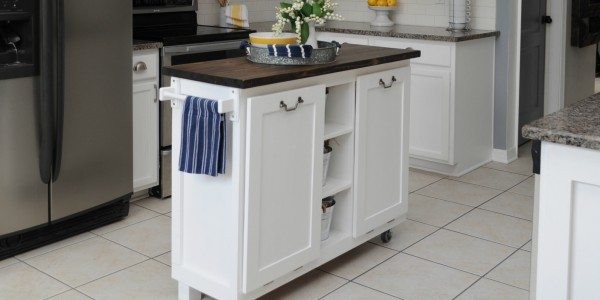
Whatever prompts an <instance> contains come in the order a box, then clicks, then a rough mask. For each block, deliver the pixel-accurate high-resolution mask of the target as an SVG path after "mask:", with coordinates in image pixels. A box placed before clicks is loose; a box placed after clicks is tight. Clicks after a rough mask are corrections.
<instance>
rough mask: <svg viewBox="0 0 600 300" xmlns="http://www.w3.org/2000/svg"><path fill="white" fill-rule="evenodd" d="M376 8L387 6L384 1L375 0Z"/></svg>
mask: <svg viewBox="0 0 600 300" xmlns="http://www.w3.org/2000/svg"><path fill="white" fill-rule="evenodd" d="M377 6H387V1H386V0H377Z"/></svg>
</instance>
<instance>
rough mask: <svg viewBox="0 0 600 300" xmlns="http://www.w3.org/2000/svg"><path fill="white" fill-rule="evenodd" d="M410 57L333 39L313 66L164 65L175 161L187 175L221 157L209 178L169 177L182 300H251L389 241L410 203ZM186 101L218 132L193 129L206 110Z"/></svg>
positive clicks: (414, 53)
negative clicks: (333, 56) (330, 50)
mask: <svg viewBox="0 0 600 300" xmlns="http://www.w3.org/2000/svg"><path fill="white" fill-rule="evenodd" d="M419 55H420V52H419V51H414V50H410V49H407V50H403V49H391V48H379V47H370V46H358V45H350V44H344V45H343V47H342V51H341V54H340V55H339V56H338V57H337V60H336V61H335V62H333V63H330V64H324V65H310V66H274V65H261V64H255V63H252V62H249V61H247V60H246V59H245V58H231V59H225V60H217V61H210V62H201V63H194V64H187V65H179V66H174V67H166V68H164V70H163V71H164V74H166V75H167V76H171V77H172V80H171V87H168V88H163V89H161V95H160V98H161V100H163V101H165V100H170V101H172V106H173V108H174V109H173V132H172V134H173V164H174V166H179V165H180V158H181V156H182V155H184V156H185V157H184V159H181V161H182V164H185V163H188V164H189V163H191V164H192V165H194V166H195V164H206V163H208V164H209V165H210V164H211V158H212V157H213V156H222V157H221V158H222V159H224V160H225V166H223V167H224V170H220V171H221V173H222V174H219V175H218V176H216V177H213V176H208V175H197V174H190V173H184V172H180V171H178V170H179V169H180V168H177V167H175V168H173V169H174V171H173V174H172V176H173V229H172V233H173V252H172V263H173V274H172V275H173V277H174V278H175V279H176V280H177V281H178V282H179V298H180V299H200V298H201V296H202V295H203V294H205V295H209V296H211V297H213V298H216V299H255V298H258V297H260V296H263V295H265V294H267V293H269V292H270V291H273V290H274V289H276V288H278V287H280V286H282V285H283V284H285V283H287V282H289V281H291V280H293V279H294V278H297V277H299V276H301V275H303V274H305V273H307V272H309V271H310V270H312V269H314V268H316V267H318V266H320V265H322V264H323V263H325V262H327V261H329V260H331V259H333V258H335V257H337V256H339V255H341V254H343V253H345V252H347V251H349V250H351V249H353V248H355V247H357V246H359V245H360V244H362V243H365V242H367V241H368V240H370V239H372V238H374V237H377V236H380V237H381V239H382V240H384V241H389V239H390V238H391V236H390V234H389V230H390V229H391V228H393V227H394V226H397V225H398V224H400V223H401V222H403V221H404V220H405V218H406V212H407V208H408V203H407V200H408V124H409V101H408V99H409V93H410V90H409V89H410V82H409V80H410V63H409V60H410V59H411V58H416V57H419ZM188 96H196V97H201V98H203V99H198V98H195V99H194V98H192V97H188ZM204 99H211V100H212V101H206V102H203V101H205V100H204ZM193 100H196V101H198V100H201V102H200V103H209V104H211V103H212V104H213V105H214V110H215V111H214V113H216V110H218V113H220V114H223V115H220V116H219V115H218V114H216V116H219V118H222V119H221V120H220V121H219V122H222V123H220V124H221V125H220V126H212V127H211V125H210V124H208V122H205V120H206V118H202V117H200V118H197V119H194V120H202V121H201V122H204V123H203V124H204V125H201V124H200V122H197V121H194V122H197V123H194V122H190V117H192V115H194V114H195V113H197V112H198V111H202V113H206V111H205V110H201V109H200V108H198V110H196V111H195V110H194V108H193V107H190V105H191V104H190V103H192V101H193ZM194 103H197V102H194ZM217 107H218V109H217ZM184 111H185V112H186V114H184ZM209 112H210V111H209ZM221 116H222V117H221ZM184 123H185V124H186V126H185V127H184V126H182V124H184ZM194 124H196V125H198V126H196V125H194ZM199 124H200V125H199ZM213 125H214V124H213ZM195 129H199V130H195ZM194 130H195V131H194ZM192 131H194V133H193V134H190V132H192ZM218 131H222V132H221V133H220V134H219V133H218ZM215 133H216V134H215ZM215 136H216V138H217V139H218V138H221V139H222V140H223V143H217V144H219V147H215V148H213V149H212V150H215V149H217V151H211V149H207V148H206V146H207V144H208V145H209V146H211V145H212V146H214V145H215V143H210V141H209V142H208V143H206V142H203V141H206V140H209V139H212V138H215ZM190 137H192V138H190ZM193 137H195V138H193ZM182 141H183V143H182ZM193 141H200V142H199V143H198V145H193V144H190V143H193ZM213 141H214V140H213ZM190 145H191V146H190ZM198 146H201V147H200V148H202V149H198ZM223 146H224V147H223ZM182 147H183V148H184V149H185V151H183V152H182V150H181V149H182ZM190 149H192V150H193V151H199V153H201V155H197V156H199V159H200V160H202V161H195V160H193V158H194V155H189V153H188V152H189V151H190ZM219 151H223V152H222V153H220V154H219V153H218V152H219ZM324 152H325V153H326V154H324ZM202 156H203V157H202ZM324 158H326V159H324ZM215 163H217V162H215ZM218 163H219V167H221V166H222V165H221V163H222V162H218ZM181 167H184V168H185V167H186V166H181ZM211 167H212V166H211ZM186 171H189V170H188V169H187V168H186ZM192 173H194V172H192ZM213 175H214V174H213ZM333 208H335V210H334V209H333Z"/></svg>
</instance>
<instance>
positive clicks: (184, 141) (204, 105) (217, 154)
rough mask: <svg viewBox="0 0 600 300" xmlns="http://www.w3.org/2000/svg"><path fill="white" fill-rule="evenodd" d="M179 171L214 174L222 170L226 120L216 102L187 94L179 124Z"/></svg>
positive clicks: (224, 160) (224, 155) (224, 158)
mask: <svg viewBox="0 0 600 300" xmlns="http://www.w3.org/2000/svg"><path fill="white" fill-rule="evenodd" d="M181 132H182V136H181V155H180V158H179V171H181V172H185V173H191V174H205V175H210V176H217V175H218V174H225V162H226V140H227V139H226V134H227V128H226V122H225V116H224V115H221V114H219V102H217V101H215V100H210V99H204V98H198V97H191V96H190V97H187V99H186V100H185V107H184V110H183V121H182V126H181Z"/></svg>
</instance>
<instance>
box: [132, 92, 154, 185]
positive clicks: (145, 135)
mask: <svg viewBox="0 0 600 300" xmlns="http://www.w3.org/2000/svg"><path fill="white" fill-rule="evenodd" d="M157 89H158V86H157V84H156V83H152V82H150V83H134V84H133V187H134V191H135V192H138V191H141V190H143V189H148V188H151V187H153V186H156V184H157V183H158V98H157Z"/></svg>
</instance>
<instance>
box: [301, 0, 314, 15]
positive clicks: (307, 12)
mask: <svg viewBox="0 0 600 300" xmlns="http://www.w3.org/2000/svg"><path fill="white" fill-rule="evenodd" d="M300 12H302V15H304V16H306V17H308V16H310V14H312V13H313V7H312V6H311V5H310V4H308V3H304V6H302V9H301V10H300Z"/></svg>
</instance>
